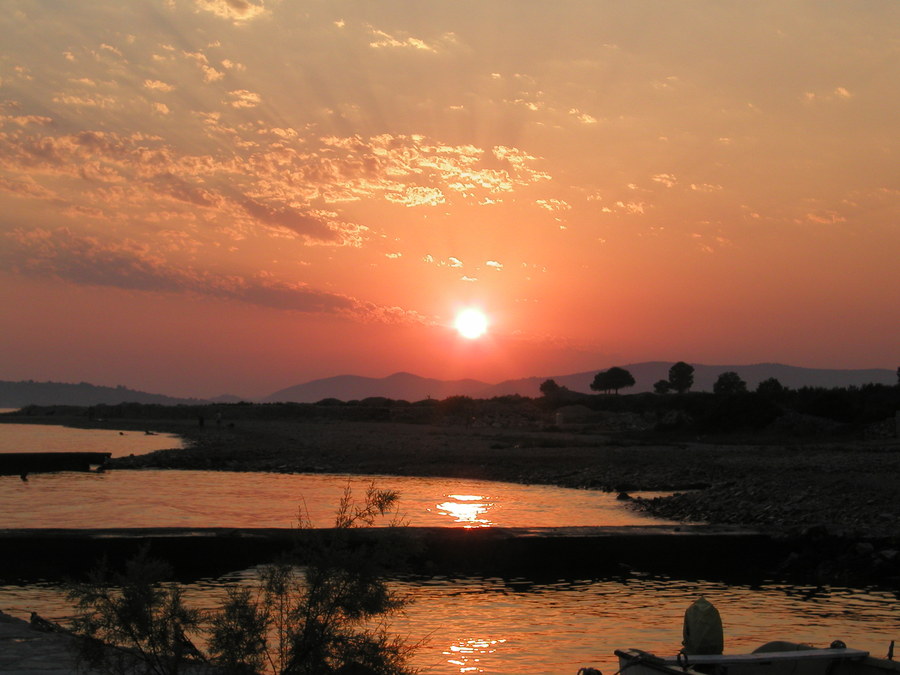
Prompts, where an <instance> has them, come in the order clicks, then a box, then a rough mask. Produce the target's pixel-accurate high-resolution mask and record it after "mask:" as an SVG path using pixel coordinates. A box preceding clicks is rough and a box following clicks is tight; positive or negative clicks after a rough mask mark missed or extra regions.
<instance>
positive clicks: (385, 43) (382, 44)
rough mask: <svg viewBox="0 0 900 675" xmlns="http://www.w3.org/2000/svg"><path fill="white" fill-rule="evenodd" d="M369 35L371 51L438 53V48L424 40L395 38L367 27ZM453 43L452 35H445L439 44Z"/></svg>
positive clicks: (453, 37) (408, 36)
mask: <svg viewBox="0 0 900 675" xmlns="http://www.w3.org/2000/svg"><path fill="white" fill-rule="evenodd" d="M369 33H370V34H371V35H372V37H373V38H374V40H372V41H371V42H369V46H370V47H372V48H373V49H385V48H389V49H412V50H415V51H421V52H430V53H436V52H437V51H438V47H437V46H436V45H435V44H429V43H428V42H426V41H425V40H422V39H420V38H416V37H412V36H411V35H404V36H401V37H396V36H394V35H391V34H390V33H386V32H385V31H383V30H379V29H377V28H374V27H372V26H370V27H369ZM455 41H456V37H455V36H454V35H453V34H452V33H446V34H445V35H444V36H443V37H442V38H441V40H440V42H441V43H444V44H446V43H452V42H455Z"/></svg>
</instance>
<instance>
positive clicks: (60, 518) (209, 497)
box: [0, 425, 900, 675]
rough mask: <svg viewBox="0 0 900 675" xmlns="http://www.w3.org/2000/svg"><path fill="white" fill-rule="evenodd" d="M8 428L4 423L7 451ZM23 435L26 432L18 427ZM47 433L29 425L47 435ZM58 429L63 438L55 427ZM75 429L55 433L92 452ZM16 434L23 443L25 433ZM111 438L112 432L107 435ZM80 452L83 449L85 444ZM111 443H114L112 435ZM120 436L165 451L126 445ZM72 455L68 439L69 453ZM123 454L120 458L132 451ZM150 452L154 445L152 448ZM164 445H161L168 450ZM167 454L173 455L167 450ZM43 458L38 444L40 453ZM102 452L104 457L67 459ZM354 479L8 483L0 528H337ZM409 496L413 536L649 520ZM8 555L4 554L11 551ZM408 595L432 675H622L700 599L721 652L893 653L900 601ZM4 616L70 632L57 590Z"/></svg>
mask: <svg viewBox="0 0 900 675" xmlns="http://www.w3.org/2000/svg"><path fill="white" fill-rule="evenodd" d="M8 426H9V425H0V447H3V446H4V443H3V440H2V439H3V437H4V434H5V433H6V431H5V430H6V428H7V427H8ZM19 426H27V425H19ZM46 429H48V427H31V426H28V427H27V430H35V431H36V432H37V433H38V434H42V433H45V430H46ZM57 429H58V428H57ZM78 431H80V430H65V431H64V432H59V433H60V434H61V435H62V436H69V437H70V438H72V439H73V440H72V442H73V443H76V442H77V443H81V442H82V440H81V439H82V437H81V434H80V433H72V432H78ZM17 433H18V432H17ZM107 433H108V432H107ZM76 436H77V437H78V440H77V441H76V440H74V439H75V437H76ZM113 436H114V437H113V438H111V439H107V440H110V441H111V442H112V443H113V444H115V443H116V442H117V438H120V437H119V436H118V433H117V432H113ZM124 438H125V439H130V440H135V441H139V440H142V439H150V440H157V441H158V440H160V439H159V438H158V437H154V436H149V437H144V436H143V435H142V434H129V435H126V436H125V437H124ZM63 445H65V443H63ZM137 447H138V446H137V445H130V446H129V447H128V448H126V449H124V450H123V452H124V454H129V453H131V452H138V451H144V452H146V451H147V450H146V449H144V450H137V449H136V448H137ZM141 447H143V446H141ZM157 447H158V446H157ZM164 447H172V445H171V439H167V440H166V444H165V446H164ZM30 448H31V449H35V445H34V444H32V445H31V446H30ZM58 449H60V450H66V449H96V446H91V447H90V448H85V447H71V446H69V447H59V448H58ZM348 480H350V482H351V485H352V486H353V488H354V491H358V492H359V493H361V492H362V491H363V490H364V489H365V486H366V485H368V484H369V482H370V480H371V479H369V478H365V479H363V478H353V479H348V477H346V476H329V475H315V476H305V475H281V474H247V473H221V472H176V471H168V472H166V471H146V472H137V471H114V472H110V473H107V474H78V473H62V474H45V475H34V476H32V477H30V479H29V481H28V482H27V483H26V482H22V481H21V480H19V478H18V477H17V476H5V477H0V527H114V526H164V525H172V526H204V525H205V526H216V525H222V526H253V527H267V526H281V527H286V526H288V525H290V524H292V523H293V522H294V521H295V520H296V514H297V509H298V505H301V504H302V505H303V507H304V508H305V509H306V510H307V511H308V512H309V515H310V517H311V518H312V519H313V521H314V522H315V523H316V524H320V525H327V524H329V523H330V521H331V518H332V512H333V510H334V505H335V504H336V501H337V498H338V497H339V495H340V494H341V492H342V491H343V488H344V486H345V485H346V484H347V482H348ZM375 480H376V483H377V484H378V486H379V487H383V488H390V489H396V490H399V491H400V492H401V511H402V514H403V515H404V517H405V518H406V520H407V521H408V522H409V523H410V524H412V525H445V526H456V527H473V526H475V527H485V526H491V525H507V526H513V525H518V526H554V525H603V524H629V523H631V524H634V523H641V522H648V521H646V520H644V519H642V518H640V517H639V516H637V515H635V514H632V513H630V512H629V511H627V510H626V509H625V508H624V507H623V506H622V505H621V503H619V502H616V501H615V500H614V499H613V498H612V497H611V495H607V494H603V493H595V492H591V491H582V490H564V489H561V488H547V487H541V486H522V485H511V484H504V483H492V482H482V481H457V480H439V479H413V478H397V477H388V476H383V477H376V479H375ZM3 553H4V554H6V552H3ZM255 578H256V570H254V569H250V570H243V571H239V572H236V573H234V574H233V575H230V576H227V577H223V578H219V579H206V580H202V581H199V582H196V583H192V584H188V585H187V586H186V591H187V595H188V598H189V600H190V602H191V603H192V604H193V605H195V606H197V607H201V608H212V607H214V606H215V604H216V602H217V599H218V598H220V597H222V595H223V593H224V588H225V586H226V585H227V584H232V583H238V584H252V583H253V582H254V579H255ZM395 583H396V585H397V587H398V590H401V591H403V592H408V593H410V594H411V595H413V596H414V598H415V602H414V603H413V604H412V605H411V606H410V607H409V608H408V610H407V612H406V614H405V616H403V617H399V618H398V619H396V620H395V621H394V622H393V624H392V625H393V627H394V629H395V630H396V631H397V632H398V633H400V634H402V635H406V636H409V638H410V639H412V640H418V639H423V638H427V639H428V640H427V642H426V644H425V646H424V647H423V648H422V649H421V651H420V652H419V654H418V656H417V659H416V664H417V665H418V666H419V667H421V668H422V672H423V673H425V674H433V675H446V674H450V673H460V674H461V673H533V674H540V673H565V674H569V675H574V674H575V673H576V671H577V670H578V668H579V667H581V666H584V665H593V666H594V667H599V668H601V669H602V670H603V672H604V673H606V674H607V675H612V674H613V673H615V672H616V670H617V669H618V668H617V666H616V664H615V659H614V657H613V656H612V652H613V650H614V649H616V648H621V647H640V648H643V649H648V650H651V651H656V652H657V653H660V654H670V653H674V652H675V651H677V649H678V647H679V645H680V640H681V622H682V617H683V612H684V610H685V608H686V607H687V606H688V605H689V604H690V603H691V602H692V601H693V600H694V599H695V598H696V597H697V596H698V595H701V594H702V595H705V596H706V597H707V598H708V599H710V600H711V601H712V602H713V603H714V604H716V606H717V607H718V608H719V610H720V612H721V614H722V617H723V620H724V623H725V630H726V650H727V651H731V652H738V651H746V650H749V649H752V648H754V647H756V646H758V645H759V644H761V643H763V642H766V641H768V640H773V639H789V640H793V641H803V642H809V643H812V644H815V645H817V646H826V645H827V644H829V643H830V642H831V640H833V639H842V640H844V641H845V642H847V643H848V644H849V645H850V646H853V647H858V648H863V649H869V650H871V651H872V652H873V653H874V654H877V655H884V654H885V652H886V650H887V645H888V643H889V641H890V640H892V639H900V609H898V607H900V605H898V602H897V596H896V595H895V594H892V593H885V592H880V591H866V590H860V589H843V588H828V589H818V590H816V589H809V588H800V587H793V586H775V585H770V586H761V587H753V588H751V587H744V586H726V585H723V584H719V583H711V582H686V581H683V580H677V579H661V578H649V577H640V576H639V577H632V578H628V579H590V580H559V581H557V582H554V583H532V582H530V581H528V580H524V579H519V580H503V579H495V578H490V579H484V578H435V579H405V580H398V581H396V582H395ZM0 609H3V610H4V611H7V612H10V613H12V614H14V615H18V616H21V617H23V618H27V617H28V615H29V613H30V612H31V611H37V612H39V613H40V614H42V615H45V616H48V617H50V618H53V619H57V620H62V621H65V620H66V619H67V618H68V617H69V616H70V614H71V607H70V606H69V604H68V602H67V601H66V599H65V594H64V593H63V591H62V589H61V587H60V586H59V585H58V584H50V583H47V584H31V585H28V586H0Z"/></svg>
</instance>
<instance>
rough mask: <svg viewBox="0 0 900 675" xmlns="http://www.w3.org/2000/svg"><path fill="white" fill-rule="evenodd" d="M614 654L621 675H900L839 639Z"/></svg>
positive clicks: (897, 665)
mask: <svg viewBox="0 0 900 675" xmlns="http://www.w3.org/2000/svg"><path fill="white" fill-rule="evenodd" d="M888 651H889V653H890V652H892V651H893V643H891V647H890V648H889V650H888ZM615 654H616V656H617V657H618V658H619V673H621V674H622V675H892V674H898V675H900V662H897V661H894V660H892V659H890V658H876V657H873V656H871V655H870V654H869V652H867V651H864V650H862V649H853V648H850V647H847V646H846V645H844V643H843V642H841V641H840V640H836V641H835V642H833V643H832V644H831V646H830V647H827V648H815V647H810V646H809V645H804V644H798V643H794V642H783V641H775V642H767V643H766V644H764V645H762V646H760V647H758V648H757V649H755V650H753V651H752V652H751V653H749V654H693V655H690V654H685V653H684V652H679V654H677V655H676V656H673V657H671V658H661V657H658V656H656V655H655V654H652V653H650V652H645V651H642V650H640V649H617V650H615Z"/></svg>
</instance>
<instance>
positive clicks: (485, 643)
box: [444, 638, 506, 673]
mask: <svg viewBox="0 0 900 675" xmlns="http://www.w3.org/2000/svg"><path fill="white" fill-rule="evenodd" d="M504 642H506V640H504V639H499V640H491V639H488V638H473V639H471V640H463V641H461V642H457V643H456V644H453V645H450V649H449V650H448V651H445V652H444V655H445V656H449V657H451V658H449V659H447V663H449V664H450V665H452V666H456V667H457V668H459V672H460V673H483V672H484V670H483V669H482V668H481V667H480V666H479V665H477V664H478V663H479V662H480V661H481V659H480V658H478V657H479V656H480V655H486V654H493V653H494V652H496V651H497V645H501V644H503V643H504Z"/></svg>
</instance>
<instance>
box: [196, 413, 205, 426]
mask: <svg viewBox="0 0 900 675" xmlns="http://www.w3.org/2000/svg"><path fill="white" fill-rule="evenodd" d="M203 422H204V420H203V415H197V426H198V427H202V426H203Z"/></svg>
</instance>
